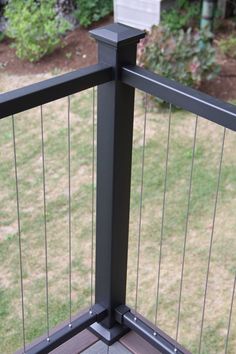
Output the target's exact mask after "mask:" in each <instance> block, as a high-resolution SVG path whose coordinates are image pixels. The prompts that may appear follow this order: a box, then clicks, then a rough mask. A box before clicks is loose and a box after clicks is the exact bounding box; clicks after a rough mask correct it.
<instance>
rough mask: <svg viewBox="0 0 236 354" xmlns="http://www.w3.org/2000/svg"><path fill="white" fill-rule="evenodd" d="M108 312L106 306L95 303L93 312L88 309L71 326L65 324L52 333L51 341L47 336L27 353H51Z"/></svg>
mask: <svg viewBox="0 0 236 354" xmlns="http://www.w3.org/2000/svg"><path fill="white" fill-rule="evenodd" d="M106 313H107V311H106V310H104V308H102V307H101V306H100V305H94V306H93V308H92V312H90V311H87V312H86V313H85V314H84V315H82V316H80V317H78V318H77V319H75V320H73V321H71V327H69V325H66V326H64V327H63V328H61V329H60V330H58V331H57V332H55V333H53V334H52V335H50V341H48V340H47V338H45V339H44V340H43V341H41V342H40V343H38V344H36V345H35V346H33V347H31V348H30V349H28V350H27V351H26V354H47V353H50V352H51V351H52V350H53V349H55V348H57V347H59V346H60V345H61V344H63V343H65V342H66V341H68V340H69V339H71V338H72V337H74V336H75V335H76V334H78V333H79V332H82V331H83V330H84V329H86V328H88V327H89V326H90V325H91V324H93V323H94V322H99V321H101V320H102V319H103V318H105V317H106Z"/></svg>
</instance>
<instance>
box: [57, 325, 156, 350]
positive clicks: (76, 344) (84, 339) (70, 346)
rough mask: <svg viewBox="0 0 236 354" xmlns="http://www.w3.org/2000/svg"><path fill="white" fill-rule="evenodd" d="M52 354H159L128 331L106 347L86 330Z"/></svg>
mask: <svg viewBox="0 0 236 354" xmlns="http://www.w3.org/2000/svg"><path fill="white" fill-rule="evenodd" d="M51 353H52V354H79V353H82V354H130V353H131V354H132V353H133V354H146V353H148V354H160V352H159V351H158V350H156V349H154V348H153V347H152V346H151V345H150V344H149V343H148V342H146V341H145V340H144V339H143V338H141V337H140V336H139V335H137V334H136V333H134V332H133V331H130V332H129V333H127V334H126V335H125V336H123V337H122V338H121V339H120V340H119V341H118V342H116V343H114V344H113V345H111V346H110V347H108V346H107V345H106V344H105V343H103V342H102V341H101V340H99V339H98V338H97V337H96V336H95V335H94V334H92V333H91V332H90V331H88V330H84V331H83V332H81V333H79V334H77V335H76V336H75V337H73V338H72V339H71V340H69V341H67V342H66V343H64V344H63V345H61V346H60V347H58V348H57V349H55V350H53V351H52V352H51Z"/></svg>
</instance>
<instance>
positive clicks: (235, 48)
mask: <svg viewBox="0 0 236 354" xmlns="http://www.w3.org/2000/svg"><path fill="white" fill-rule="evenodd" d="M219 46H220V49H221V51H222V52H223V53H224V54H225V55H226V56H227V57H229V58H233V59H236V38H235V36H234V35H231V36H229V37H228V38H226V39H222V40H221V41H220V42H219Z"/></svg>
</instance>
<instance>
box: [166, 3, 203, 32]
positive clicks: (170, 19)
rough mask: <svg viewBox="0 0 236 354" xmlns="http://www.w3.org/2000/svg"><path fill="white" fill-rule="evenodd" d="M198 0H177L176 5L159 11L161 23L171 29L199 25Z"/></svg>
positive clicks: (175, 29)
mask: <svg viewBox="0 0 236 354" xmlns="http://www.w3.org/2000/svg"><path fill="white" fill-rule="evenodd" d="M200 3H201V2H200V1H197V2H194V3H190V2H189V1H188V0H178V1H177V6H176V7H174V8H172V9H170V10H164V11H162V13H161V23H162V24H163V25H164V26H167V27H169V28H170V29H171V30H172V31H177V30H180V29H187V28H188V27H193V26H196V25H197V27H199V21H200Z"/></svg>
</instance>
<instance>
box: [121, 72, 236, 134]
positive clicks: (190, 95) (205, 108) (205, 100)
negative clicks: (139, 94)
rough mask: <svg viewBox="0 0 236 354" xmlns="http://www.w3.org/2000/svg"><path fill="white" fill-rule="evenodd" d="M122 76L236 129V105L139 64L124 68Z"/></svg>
mask: <svg viewBox="0 0 236 354" xmlns="http://www.w3.org/2000/svg"><path fill="white" fill-rule="evenodd" d="M121 80H122V82H124V83H125V84H127V85H130V86H132V87H135V88H137V89H139V90H142V91H144V92H146V93H149V94H151V95H153V96H155V97H158V98H160V99H162V100H164V101H166V102H169V103H171V104H174V105H175V106H176V107H179V108H183V109H185V110H187V111H189V112H192V113H195V114H197V115H198V116H201V117H203V118H206V119H208V120H210V121H212V122H214V123H217V124H219V125H222V126H223V127H225V128H229V129H231V130H234V131H236V107H235V106H234V105H232V104H230V103H226V102H223V101H220V100H218V99H216V98H214V97H212V96H209V95H207V94H205V93H202V92H201V91H198V90H195V89H192V88H191V87H187V86H184V85H182V84H179V83H178V82H175V81H173V80H170V79H167V78H164V77H162V76H160V75H157V74H155V73H153V72H151V71H149V70H146V69H143V68H140V67H138V66H127V67H123V68H122V70H121Z"/></svg>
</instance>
